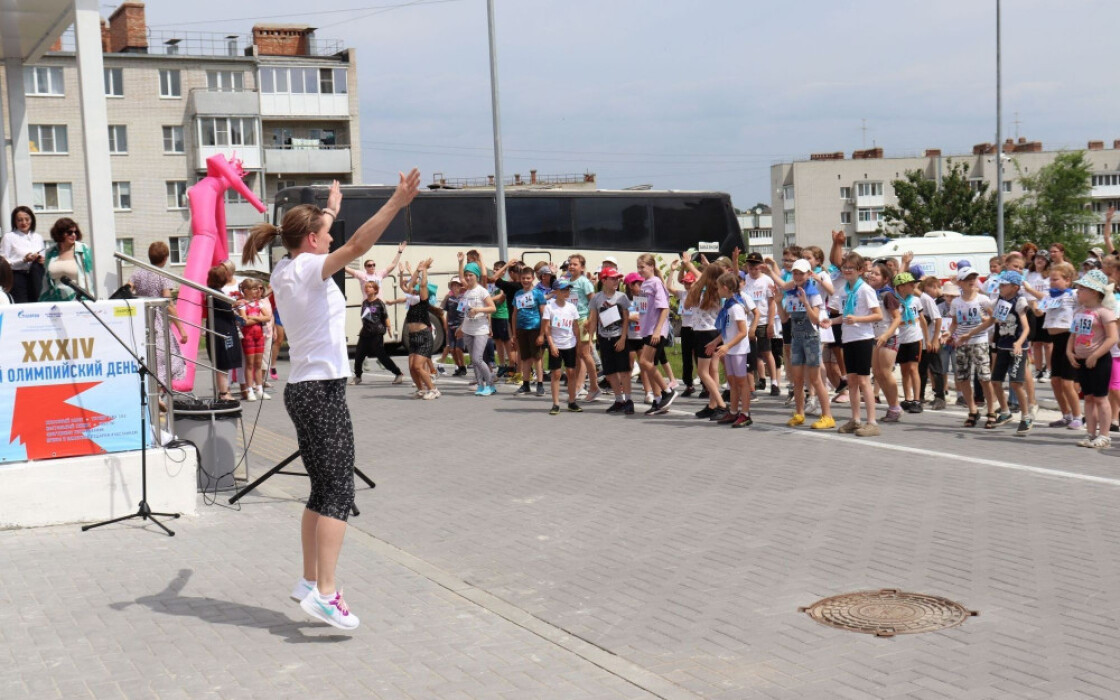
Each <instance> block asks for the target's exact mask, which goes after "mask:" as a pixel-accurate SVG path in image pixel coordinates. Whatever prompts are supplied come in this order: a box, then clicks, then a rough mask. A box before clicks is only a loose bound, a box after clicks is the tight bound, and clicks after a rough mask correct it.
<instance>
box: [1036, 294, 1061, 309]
mask: <svg viewBox="0 0 1120 700" xmlns="http://www.w3.org/2000/svg"><path fill="white" fill-rule="evenodd" d="M1061 305H1062V300H1061V299H1059V298H1058V297H1045V298H1043V299H1042V301H1040V302H1038V308H1039V309H1041V310H1043V311H1049V310H1050V309H1056V308H1058V307H1059V306H1061Z"/></svg>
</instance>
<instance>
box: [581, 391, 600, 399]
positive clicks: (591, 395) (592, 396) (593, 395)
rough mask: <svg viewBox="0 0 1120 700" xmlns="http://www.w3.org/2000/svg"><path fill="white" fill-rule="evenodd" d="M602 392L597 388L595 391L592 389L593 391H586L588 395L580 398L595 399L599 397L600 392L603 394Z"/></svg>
mask: <svg viewBox="0 0 1120 700" xmlns="http://www.w3.org/2000/svg"><path fill="white" fill-rule="evenodd" d="M585 393H586V392H585ZM601 393H602V392H601V391H599V390H598V389H596V390H595V391H592V392H591V393H586V395H585V396H584V397H583V398H582V399H580V400H581V401H594V400H595V399H597V398H599V394H601Z"/></svg>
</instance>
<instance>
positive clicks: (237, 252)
mask: <svg viewBox="0 0 1120 700" xmlns="http://www.w3.org/2000/svg"><path fill="white" fill-rule="evenodd" d="M248 239H249V229H247V228H231V229H229V230H227V231H226V247H227V248H228V249H229V257H230V260H240V259H241V251H242V250H243V249H244V248H245V241H246V240H248Z"/></svg>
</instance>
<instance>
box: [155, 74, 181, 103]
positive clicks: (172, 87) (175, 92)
mask: <svg viewBox="0 0 1120 700" xmlns="http://www.w3.org/2000/svg"><path fill="white" fill-rule="evenodd" d="M159 96H160V97H182V96H183V89H182V84H181V78H180V76H179V71H177V70H170V69H169V70H162V69H161V70H160V72H159Z"/></svg>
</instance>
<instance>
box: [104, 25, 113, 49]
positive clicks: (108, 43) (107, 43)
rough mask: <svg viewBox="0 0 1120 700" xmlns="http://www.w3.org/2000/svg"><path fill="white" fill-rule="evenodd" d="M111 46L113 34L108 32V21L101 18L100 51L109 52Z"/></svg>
mask: <svg viewBox="0 0 1120 700" xmlns="http://www.w3.org/2000/svg"><path fill="white" fill-rule="evenodd" d="M112 48H113V35H112V34H111V33H110V32H109V22H108V20H106V19H105V18H104V17H102V18H101V53H110V51H111V50H112Z"/></svg>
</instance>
